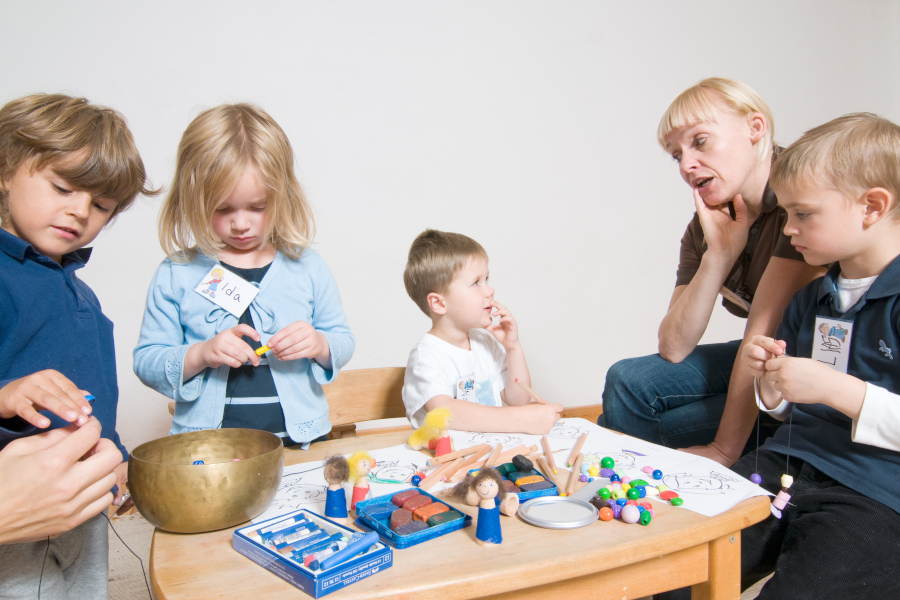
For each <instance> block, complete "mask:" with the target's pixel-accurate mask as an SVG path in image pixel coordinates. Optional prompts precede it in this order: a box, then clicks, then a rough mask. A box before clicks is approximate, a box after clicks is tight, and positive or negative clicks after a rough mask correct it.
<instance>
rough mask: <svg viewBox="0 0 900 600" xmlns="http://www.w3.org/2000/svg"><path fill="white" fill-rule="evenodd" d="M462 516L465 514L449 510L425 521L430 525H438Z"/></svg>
mask: <svg viewBox="0 0 900 600" xmlns="http://www.w3.org/2000/svg"><path fill="white" fill-rule="evenodd" d="M462 518H463V516H462V514H460V513H459V512H457V511H455V510H448V511H447V512H442V513H438V514H436V515H434V516H432V517H428V520H427V521H425V522H426V523H428V526H429V527H437V526H438V525H443V524H444V523H449V522H451V521H456V520H457V519H462Z"/></svg>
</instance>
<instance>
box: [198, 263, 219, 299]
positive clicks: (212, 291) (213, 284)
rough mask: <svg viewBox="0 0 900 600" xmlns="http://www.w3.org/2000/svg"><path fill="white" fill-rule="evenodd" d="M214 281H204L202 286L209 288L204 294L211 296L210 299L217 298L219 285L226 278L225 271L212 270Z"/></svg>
mask: <svg viewBox="0 0 900 600" xmlns="http://www.w3.org/2000/svg"><path fill="white" fill-rule="evenodd" d="M211 275H212V279H210V280H209V281H204V282H203V283H201V284H200V285H205V286H207V287H206V289H205V290H203V293H204V294H209V297H210V298H215V297H216V290H217V289H219V284H220V283H222V278H223V277H224V276H225V271H223V270H222V269H213V270H212V273H211Z"/></svg>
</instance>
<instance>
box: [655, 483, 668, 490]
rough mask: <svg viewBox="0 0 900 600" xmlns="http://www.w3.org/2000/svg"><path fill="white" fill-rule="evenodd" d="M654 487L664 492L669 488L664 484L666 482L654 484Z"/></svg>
mask: <svg viewBox="0 0 900 600" xmlns="http://www.w3.org/2000/svg"><path fill="white" fill-rule="evenodd" d="M656 489H658V490H659V491H660V492H665V491H666V490H667V489H669V488H668V487H667V486H666V484H664V483H661V484H659V485H658V486H656Z"/></svg>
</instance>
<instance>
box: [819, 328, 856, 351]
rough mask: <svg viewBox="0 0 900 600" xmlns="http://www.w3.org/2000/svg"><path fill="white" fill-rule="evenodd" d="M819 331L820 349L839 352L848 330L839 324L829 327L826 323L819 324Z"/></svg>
mask: <svg viewBox="0 0 900 600" xmlns="http://www.w3.org/2000/svg"><path fill="white" fill-rule="evenodd" d="M819 333H820V334H821V336H822V346H821V347H822V350H824V351H825V352H840V351H841V345H842V344H843V343H844V342H845V341H846V339H847V333H849V330H847V329H844V328H843V327H841V326H840V325H839V324H838V325H833V326H831V327H829V325H828V323H822V324H821V325H819Z"/></svg>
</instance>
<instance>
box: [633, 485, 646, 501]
mask: <svg viewBox="0 0 900 600" xmlns="http://www.w3.org/2000/svg"><path fill="white" fill-rule="evenodd" d="M634 489H636V490H637V491H638V495H639V497H641V498H646V497H647V486H645V485H639V486H637V487H636V488H634Z"/></svg>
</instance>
